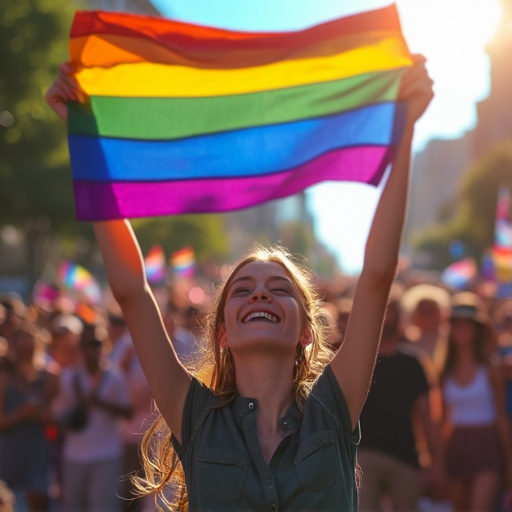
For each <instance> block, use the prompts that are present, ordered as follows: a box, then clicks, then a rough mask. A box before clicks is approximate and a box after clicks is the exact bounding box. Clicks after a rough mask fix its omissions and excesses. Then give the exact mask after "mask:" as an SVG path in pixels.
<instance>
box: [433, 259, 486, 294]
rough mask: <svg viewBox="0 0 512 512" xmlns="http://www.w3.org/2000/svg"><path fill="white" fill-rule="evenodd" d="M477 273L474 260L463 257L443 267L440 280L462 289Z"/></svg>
mask: <svg viewBox="0 0 512 512" xmlns="http://www.w3.org/2000/svg"><path fill="white" fill-rule="evenodd" d="M477 275H478V268H477V264H476V261H475V260H474V259H473V258H464V259H462V260H459V261H456V262H454V263H452V264H451V265H449V266H448V267H447V268H445V269H444V271H443V273H442V274H441V280H442V281H443V283H445V284H447V285H448V286H451V287H452V288H454V289H456V290H464V289H466V288H467V286H468V284H469V283H471V281H472V280H473V279H475V278H476V277H477Z"/></svg>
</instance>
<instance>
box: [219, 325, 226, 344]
mask: <svg viewBox="0 0 512 512" xmlns="http://www.w3.org/2000/svg"><path fill="white" fill-rule="evenodd" d="M219 345H220V348H227V346H228V331H227V330H226V326H225V325H224V324H222V325H221V326H220V327H219Z"/></svg>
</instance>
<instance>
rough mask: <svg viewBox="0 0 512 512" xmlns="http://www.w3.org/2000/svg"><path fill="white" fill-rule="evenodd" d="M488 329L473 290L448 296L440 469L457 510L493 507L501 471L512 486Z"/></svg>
mask: <svg viewBox="0 0 512 512" xmlns="http://www.w3.org/2000/svg"><path fill="white" fill-rule="evenodd" d="M493 341H494V340H493V329H492V326H491V323H490V321H489V318H488V317H487V314H486V312H485V311H484V309H483V307H482V304H481V301H480V299H479V297H478V296H477V295H475V294H474V293H472V292H461V293H458V294H456V295H454V297H453V298H452V302H451V309H450V317H449V332H448V345H447V353H446V360H445V363H444V366H443V368H442V373H441V379H442V391H443V399H444V404H445V432H446V433H447V437H446V440H445V441H446V445H445V454H444V460H445V469H446V473H447V476H448V478H449V487H448V488H449V494H450V499H451V501H452V503H453V505H454V507H455V510H456V511H468V510H474V511H479V512H485V511H491V510H494V507H495V505H496V500H497V497H498V493H499V491H500V484H501V477H502V475H503V471H505V473H504V475H505V477H506V484H507V486H510V485H512V471H511V461H512V458H511V446H510V438H509V432H508V429H507V420H506V415H505V407H504V403H505V402H504V389H503V380H502V376H501V368H500V366H498V365H496V364H491V354H492V350H493V348H494V347H493Z"/></svg>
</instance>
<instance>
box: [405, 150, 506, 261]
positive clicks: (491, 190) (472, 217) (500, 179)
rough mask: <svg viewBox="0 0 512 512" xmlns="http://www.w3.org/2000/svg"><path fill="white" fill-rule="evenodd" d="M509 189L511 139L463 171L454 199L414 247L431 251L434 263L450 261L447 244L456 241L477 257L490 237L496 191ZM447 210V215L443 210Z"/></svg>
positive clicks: (493, 220)
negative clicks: (448, 214) (448, 216)
mask: <svg viewBox="0 0 512 512" xmlns="http://www.w3.org/2000/svg"><path fill="white" fill-rule="evenodd" d="M501 187H508V188H510V189H512V142H509V143H506V144H500V145H496V146H495V147H494V148H492V149H491V150H490V151H489V152H487V153H486V154H485V155H484V156H483V157H482V158H480V159H479V160H477V161H476V162H475V163H474V164H472V165H471V166H470V167H469V168H468V169H467V170H466V172H465V173H464V174H463V176H462V178H461V181H460V187H459V190H458V194H457V197H456V200H455V202H454V204H453V205H449V206H448V205H447V207H446V208H445V209H444V210H443V212H444V215H443V216H442V217H440V219H439V220H438V222H436V223H435V224H434V225H432V226H430V227H429V228H428V229H427V230H425V231H424V232H423V233H421V234H420V235H419V236H418V237H417V238H416V239H415V240H414V243H413V245H414V247H415V249H416V250H421V251H425V252H429V253H430V254H432V255H433V257H434V261H435V265H434V266H435V267H437V268H438V269H442V268H444V267H446V266H447V265H448V264H449V263H450V262H451V260H450V258H451V255H450V245H451V244H452V242H453V241H454V240H458V241H460V242H461V243H462V244H463V246H464V248H465V253H466V255H467V256H471V257H474V258H476V259H477V261H480V260H481V259H482V256H483V254H484V253H485V251H486V249H487V248H488V247H489V246H491V245H492V243H493V241H494V226H495V216H496V204H497V197H498V191H499V189H500V188H501ZM447 212H451V213H452V215H451V217H450V218H447V217H446V213H447Z"/></svg>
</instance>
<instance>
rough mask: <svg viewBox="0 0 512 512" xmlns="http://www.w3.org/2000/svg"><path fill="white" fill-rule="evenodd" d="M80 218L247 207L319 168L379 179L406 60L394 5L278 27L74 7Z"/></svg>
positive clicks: (395, 124) (394, 131)
mask: <svg viewBox="0 0 512 512" xmlns="http://www.w3.org/2000/svg"><path fill="white" fill-rule="evenodd" d="M69 52H70V62H71V64H72V65H74V66H76V68H75V69H77V72H76V78H77V80H78V82H79V84H80V85H81V87H82V88H83V90H84V91H85V92H86V93H87V95H88V96H89V101H88V102H86V103H84V104H79V103H70V105H69V106H70V109H69V123H68V130H69V135H68V142H69V149H70V156H71V167H72V171H73V187H74V194H75V206H76V213H77V217H78V219H81V220H92V221H95V220H105V219H113V218H123V217H128V218H131V217H147V216H159V215H172V214H181V213H201V212H222V211H229V210H236V209H239V208H246V207H249V206H253V205H256V204H259V203H263V202H265V201H269V200H272V199H277V198H282V197H286V196H289V195H291V194H295V193H297V192H299V191H301V190H304V189H305V188H307V187H309V186H311V185H313V184H315V183H319V182H321V181H326V180H350V181H358V182H363V183H369V184H372V185H377V184H378V183H379V182H380V180H381V178H382V176H383V173H384V171H385V169H386V167H387V165H388V164H389V162H390V161H391V159H392V157H393V152H394V148H395V146H396V143H397V141H398V140H399V138H400V136H401V128H402V126H401V125H402V122H401V121H402V120H403V116H402V115H401V114H402V113H403V109H402V108H400V105H398V103H397V94H398V89H399V84H400V80H401V77H402V75H403V73H404V71H405V69H406V68H407V67H408V66H410V65H411V64H412V60H411V56H410V53H409V51H408V49H407V45H406V43H405V41H404V39H403V36H402V33H401V28H400V22H399V18H398V13H397V10H396V6H395V5H390V6H388V7H384V8H381V9H377V10H374V11H367V12H363V13H360V14H355V15H352V16H347V17H344V18H339V19H336V20H333V21H329V22H326V23H322V24H319V25H315V26H312V27H309V28H306V29H304V30H299V31H290V32H270V33H266V32H237V31H232V30H223V29H218V28H210V27H205V26H198V25H193V24H188V23H182V22H177V21H173V20H168V19H162V18H153V17H147V16H140V15H133V14H127V13H112V12H101V11H79V12H77V13H76V16H75V19H74V22H73V25H72V28H71V35H70V41H69Z"/></svg>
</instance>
